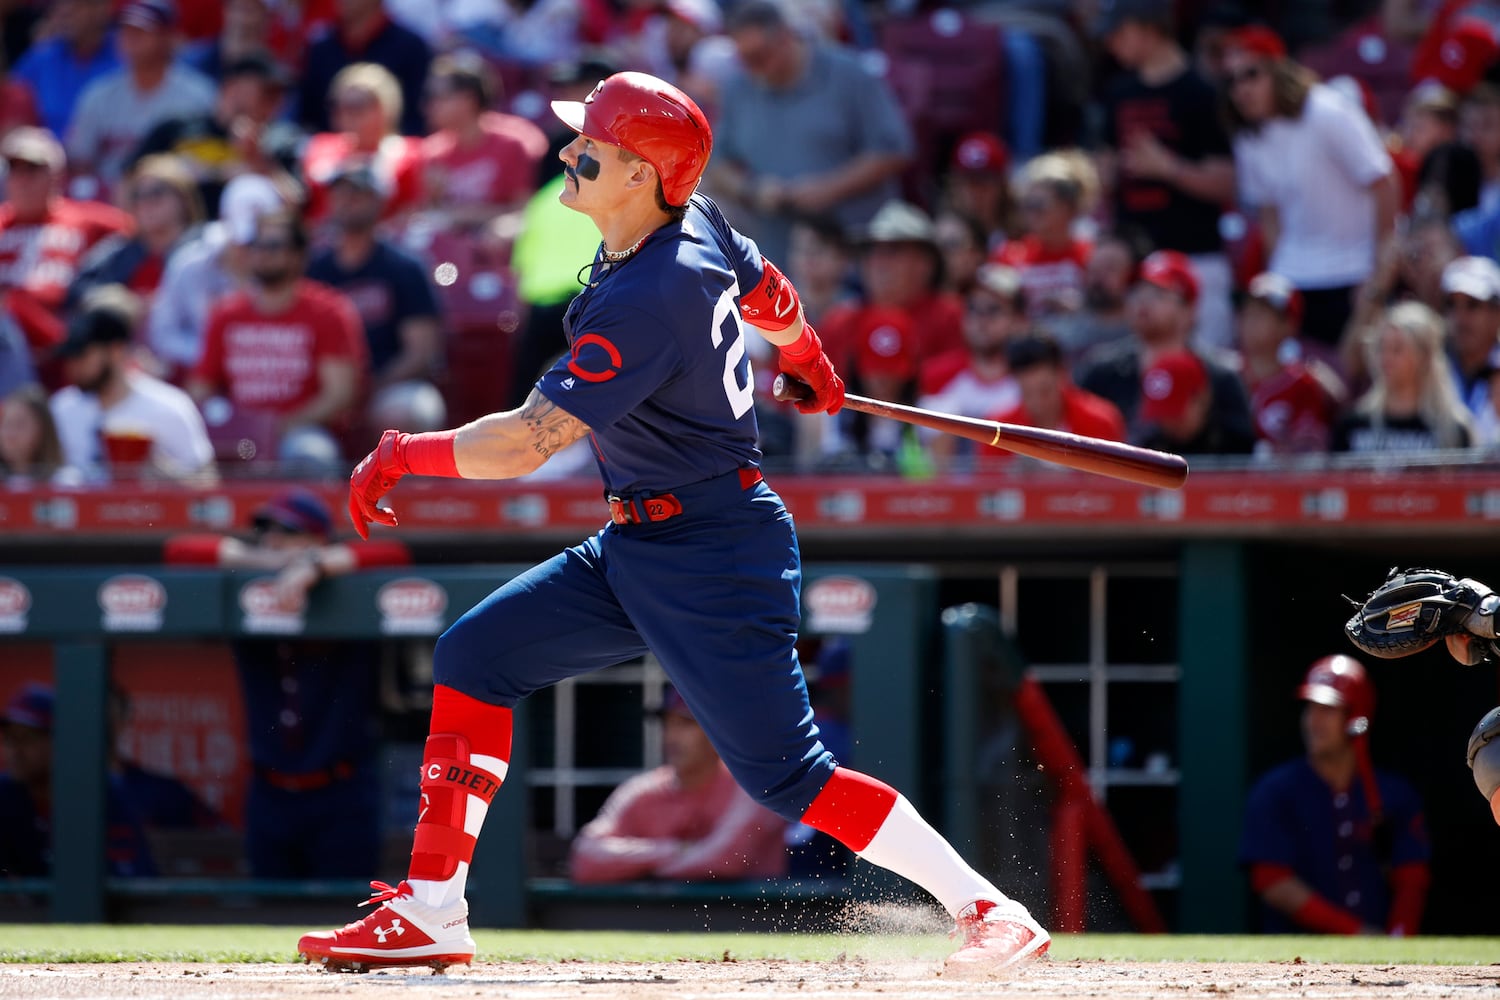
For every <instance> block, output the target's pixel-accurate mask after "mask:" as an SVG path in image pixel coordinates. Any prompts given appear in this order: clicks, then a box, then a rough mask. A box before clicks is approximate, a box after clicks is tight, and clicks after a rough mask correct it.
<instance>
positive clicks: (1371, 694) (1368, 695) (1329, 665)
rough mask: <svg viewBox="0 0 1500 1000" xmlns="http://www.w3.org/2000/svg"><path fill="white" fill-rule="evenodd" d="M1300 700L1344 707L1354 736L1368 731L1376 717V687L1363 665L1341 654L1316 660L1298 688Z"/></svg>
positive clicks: (1349, 730)
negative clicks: (1372, 719) (1371, 721)
mask: <svg viewBox="0 0 1500 1000" xmlns="http://www.w3.org/2000/svg"><path fill="white" fill-rule="evenodd" d="M1297 697H1298V698H1300V699H1302V700H1303V701H1312V702H1316V703H1318V704H1319V705H1329V706H1332V707H1334V708H1342V709H1343V710H1344V712H1345V715H1346V716H1347V717H1348V724H1347V730H1348V732H1349V735H1351V736H1358V735H1360V734H1362V733H1364V732H1367V731H1368V730H1369V728H1370V720H1371V718H1372V717H1373V716H1374V715H1375V686H1374V685H1373V684H1371V683H1370V678H1369V676H1368V675H1367V674H1366V673H1365V668H1364V665H1363V664H1361V663H1360V662H1359V661H1358V660H1356V659H1355V658H1354V657H1352V656H1345V655H1343V654H1342V653H1340V654H1338V655H1336V656H1325V657H1323V658H1322V659H1321V660H1317V661H1315V662H1314V663H1313V665H1312V666H1311V667H1309V668H1308V670H1307V676H1306V677H1305V678H1304V679H1303V681H1302V686H1301V687H1299V688H1298V689H1297Z"/></svg>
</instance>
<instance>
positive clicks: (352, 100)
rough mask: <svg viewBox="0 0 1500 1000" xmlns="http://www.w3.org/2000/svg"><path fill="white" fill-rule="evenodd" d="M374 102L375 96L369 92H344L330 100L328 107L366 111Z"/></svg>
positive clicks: (339, 109) (336, 109) (337, 109)
mask: <svg viewBox="0 0 1500 1000" xmlns="http://www.w3.org/2000/svg"><path fill="white" fill-rule="evenodd" d="M375 104H376V101H375V98H373V97H371V96H370V95H369V94H346V95H345V96H343V97H335V98H333V99H332V100H330V101H329V102H328V107H329V108H330V109H332V110H334V111H368V110H369V109H371V108H373V107H375Z"/></svg>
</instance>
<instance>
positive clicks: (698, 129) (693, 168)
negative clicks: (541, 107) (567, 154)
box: [552, 72, 714, 206]
mask: <svg viewBox="0 0 1500 1000" xmlns="http://www.w3.org/2000/svg"><path fill="white" fill-rule="evenodd" d="M552 112H553V114H555V115H557V117H559V118H561V119H562V120H563V123H564V124H566V125H567V126H568V128H570V129H572V130H573V131H574V132H578V133H580V134H582V135H586V136H588V137H589V138H590V139H593V140H595V141H597V142H605V143H608V144H609V145H611V146H620V147H622V148H624V149H628V150H630V151H631V152H632V153H634V154H635V155H637V156H639V157H641V158H642V159H643V160H645V161H646V162H647V163H649V164H651V165H652V166H653V167H655V168H656V173H657V175H658V176H659V177H660V178H661V190H662V195H663V196H664V197H665V198H666V199H667V204H669V205H674V206H675V205H686V204H687V200H688V198H689V197H690V196H691V195H692V193H693V189H694V188H696V187H697V186H698V178H700V177H702V176H703V168H704V167H706V166H707V165H708V154H709V153H710V152H711V151H712V150H713V146H714V136H713V132H712V130H710V129H709V127H708V118H707V117H706V116H704V114H703V112H702V110H701V109H699V107H698V105H697V104H696V103H694V101H693V99H692V98H691V97H689V96H688V95H686V94H684V93H683V92H682V91H680V90H678V89H677V88H676V87H674V86H672V85H671V84H670V83H668V82H666V81H665V80H659V79H657V78H656V77H654V76H651V75H650V74H647V73H632V72H627V73H616V74H614V75H613V76H610V77H607V78H605V79H604V80H601V81H600V82H599V85H598V86H597V87H595V88H594V92H593V93H592V94H590V95H589V96H588V97H587V98H585V99H584V101H583V102H582V103H579V102H578V101H553V102H552Z"/></svg>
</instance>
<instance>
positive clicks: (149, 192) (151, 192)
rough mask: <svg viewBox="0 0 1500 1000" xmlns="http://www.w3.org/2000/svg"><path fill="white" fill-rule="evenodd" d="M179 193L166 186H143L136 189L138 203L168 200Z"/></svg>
mask: <svg viewBox="0 0 1500 1000" xmlns="http://www.w3.org/2000/svg"><path fill="white" fill-rule="evenodd" d="M176 193H177V192H176V191H175V190H173V189H172V188H171V187H170V186H168V185H166V184H142V185H141V186H140V187H138V188H136V189H135V200H136V201H150V200H151V199H153V198H166V197H168V196H170V195H174V194H176Z"/></svg>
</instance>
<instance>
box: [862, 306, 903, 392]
mask: <svg viewBox="0 0 1500 1000" xmlns="http://www.w3.org/2000/svg"><path fill="white" fill-rule="evenodd" d="M855 334H856V339H855V362H854V367H855V370H856V371H857V372H858V373H859V374H860V375H861V376H862V377H866V378H868V377H870V376H876V377H879V376H886V377H888V378H900V379H908V378H911V377H913V376H914V375H916V374H917V344H916V336H915V331H914V330H913V329H912V321H911V317H910V316H909V315H907V314H906V312H905V311H904V310H901V309H889V308H878V307H877V308H872V309H866V310H864V311H863V312H862V313H861V314H860V317H859V322H858V323H857V324H856V326H855Z"/></svg>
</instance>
